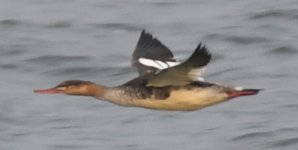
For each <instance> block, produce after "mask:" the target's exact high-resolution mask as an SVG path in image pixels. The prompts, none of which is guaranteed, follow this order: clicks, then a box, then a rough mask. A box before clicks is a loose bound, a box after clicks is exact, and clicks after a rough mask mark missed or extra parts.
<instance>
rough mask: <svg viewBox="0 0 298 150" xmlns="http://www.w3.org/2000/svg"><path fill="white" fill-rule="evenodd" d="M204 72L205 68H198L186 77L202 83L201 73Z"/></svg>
mask: <svg viewBox="0 0 298 150" xmlns="http://www.w3.org/2000/svg"><path fill="white" fill-rule="evenodd" d="M204 71H205V67H203V68H198V69H192V70H191V71H190V72H189V73H188V74H187V75H188V76H189V77H190V78H192V79H193V80H197V81H204V78H203V77H202V73H203V72H204Z"/></svg>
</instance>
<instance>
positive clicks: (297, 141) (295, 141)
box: [267, 137, 298, 148]
mask: <svg viewBox="0 0 298 150" xmlns="http://www.w3.org/2000/svg"><path fill="white" fill-rule="evenodd" d="M290 145H297V146H298V137H293V138H285V139H281V140H277V141H274V142H272V143H270V144H269V145H268V146H267V147H269V148H276V147H285V146H286V147H289V146H290Z"/></svg>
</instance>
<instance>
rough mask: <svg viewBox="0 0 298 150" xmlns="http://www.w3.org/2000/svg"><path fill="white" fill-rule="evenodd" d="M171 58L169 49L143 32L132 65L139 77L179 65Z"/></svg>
mask: <svg viewBox="0 0 298 150" xmlns="http://www.w3.org/2000/svg"><path fill="white" fill-rule="evenodd" d="M173 57H174V55H173V53H172V52H171V50H170V49H169V48H167V47H166V46H165V45H164V44H162V43H161V42H160V41H159V40H158V39H156V38H153V36H152V35H151V34H150V33H148V32H146V31H145V30H143V31H142V33H141V35H140V38H139V41H138V43H137V46H136V48H135V51H134V53H133V58H132V65H133V66H135V67H136V68H137V69H138V72H139V75H140V76H141V75H145V74H150V73H155V72H156V71H158V70H163V69H166V68H169V67H172V66H175V65H177V64H179V62H176V61H175V60H174V58H173Z"/></svg>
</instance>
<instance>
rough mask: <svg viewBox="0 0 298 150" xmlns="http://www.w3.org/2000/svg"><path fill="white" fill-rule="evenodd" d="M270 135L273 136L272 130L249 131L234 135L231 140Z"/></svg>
mask: <svg viewBox="0 0 298 150" xmlns="http://www.w3.org/2000/svg"><path fill="white" fill-rule="evenodd" d="M271 136H273V133H272V132H250V133H245V134H242V135H239V136H236V137H234V138H233V139H232V141H238V140H246V139H252V138H262V137H271Z"/></svg>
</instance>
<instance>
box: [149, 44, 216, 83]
mask: <svg viewBox="0 0 298 150" xmlns="http://www.w3.org/2000/svg"><path fill="white" fill-rule="evenodd" d="M210 59H211V54H210V53H209V51H208V50H207V48H206V47H205V46H202V44H201V43H200V44H199V45H198V47H197V48H196V49H195V51H194V53H193V54H192V55H191V56H190V57H189V58H188V59H187V60H186V61H184V62H183V63H181V64H179V65H177V66H174V67H171V68H168V69H165V70H161V71H160V72H158V73H157V74H156V75H154V76H153V77H152V78H150V79H149V81H148V84H147V86H154V87H164V86H169V85H186V84H190V83H191V82H193V81H197V80H199V79H200V78H201V73H202V70H203V69H204V67H205V66H206V65H207V64H208V63H209V61H210Z"/></svg>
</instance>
